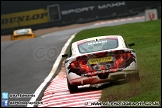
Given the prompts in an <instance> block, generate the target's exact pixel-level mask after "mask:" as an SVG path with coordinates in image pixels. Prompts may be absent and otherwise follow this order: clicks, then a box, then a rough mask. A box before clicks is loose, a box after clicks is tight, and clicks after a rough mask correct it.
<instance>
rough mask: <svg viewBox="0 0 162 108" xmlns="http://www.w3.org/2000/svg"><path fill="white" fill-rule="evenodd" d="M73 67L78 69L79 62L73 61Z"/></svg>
mask: <svg viewBox="0 0 162 108" xmlns="http://www.w3.org/2000/svg"><path fill="white" fill-rule="evenodd" d="M71 65H72V66H74V67H78V66H79V64H78V62H77V61H73V62H72V63H71Z"/></svg>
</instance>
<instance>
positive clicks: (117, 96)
mask: <svg viewBox="0 0 162 108" xmlns="http://www.w3.org/2000/svg"><path fill="white" fill-rule="evenodd" d="M101 35H122V36H123V38H124V39H125V41H126V42H127V43H132V42H134V43H135V46H133V47H132V48H133V49H134V50H135V51H136V54H137V61H138V69H139V73H140V78H141V80H140V82H128V83H122V84H117V85H113V86H108V87H106V88H104V89H103V90H102V96H101V99H100V101H102V102H106V101H152V102H154V101H158V102H160V104H161V19H159V20H155V21H147V22H139V23H132V24H124V25H118V26H109V27H102V28H96V29H88V30H83V31H81V32H79V33H78V34H77V35H76V37H75V38H74V39H73V40H72V42H74V41H77V40H80V39H84V38H89V37H95V36H101Z"/></svg>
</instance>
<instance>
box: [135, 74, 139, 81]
mask: <svg viewBox="0 0 162 108" xmlns="http://www.w3.org/2000/svg"><path fill="white" fill-rule="evenodd" d="M134 79H135V80H136V81H140V77H139V72H137V73H136V74H135V75H134Z"/></svg>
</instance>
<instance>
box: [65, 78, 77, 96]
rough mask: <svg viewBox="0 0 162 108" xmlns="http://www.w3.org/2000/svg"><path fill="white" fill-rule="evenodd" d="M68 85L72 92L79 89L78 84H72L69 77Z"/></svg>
mask: <svg viewBox="0 0 162 108" xmlns="http://www.w3.org/2000/svg"><path fill="white" fill-rule="evenodd" d="M67 85H68V89H69V91H70V93H73V92H75V91H77V90H78V86H75V85H71V84H70V83H69V81H68V79H67Z"/></svg>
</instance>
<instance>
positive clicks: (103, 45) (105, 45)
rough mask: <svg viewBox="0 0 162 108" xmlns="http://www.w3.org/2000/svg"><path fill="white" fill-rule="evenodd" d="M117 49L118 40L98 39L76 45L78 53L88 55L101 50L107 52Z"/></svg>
mask: <svg viewBox="0 0 162 108" xmlns="http://www.w3.org/2000/svg"><path fill="white" fill-rule="evenodd" d="M117 47H118V39H100V40H95V41H87V42H84V43H82V44H79V45H78V49H79V52H80V53H90V52H96V51H102V50H109V49H114V48H117Z"/></svg>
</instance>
